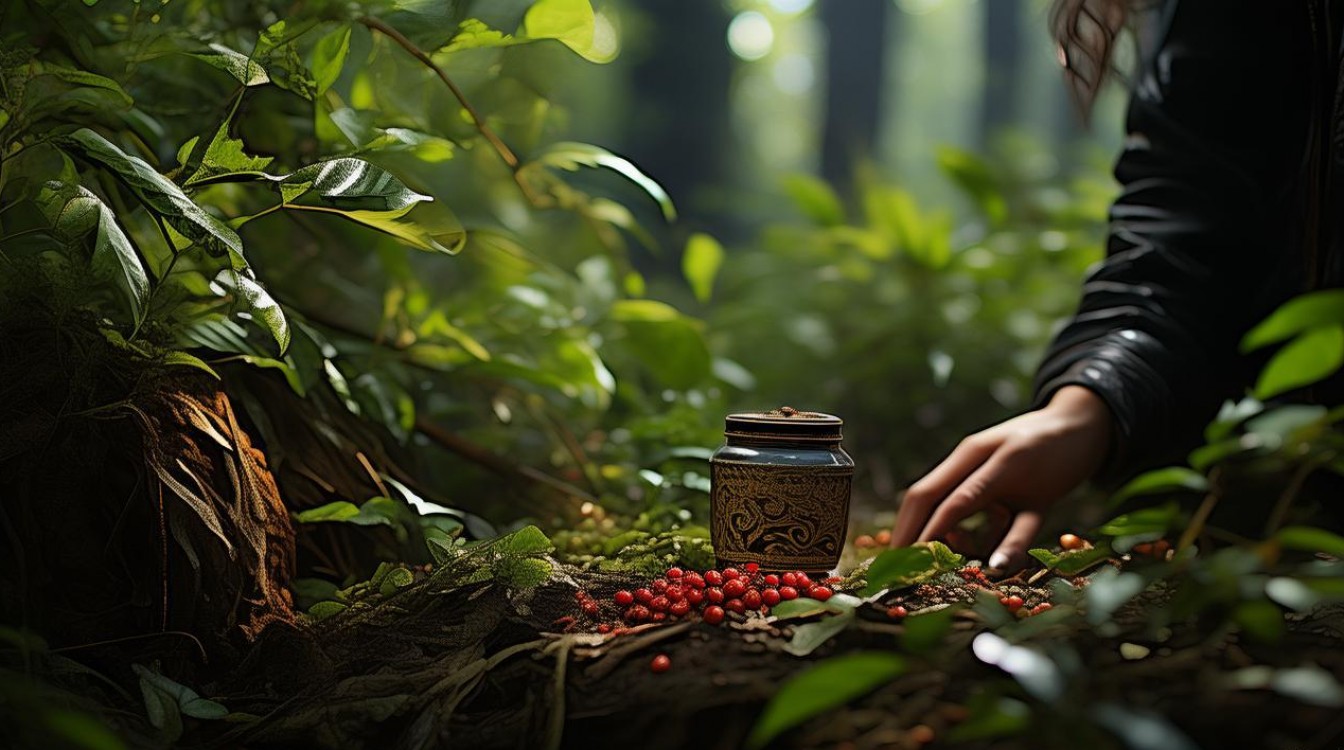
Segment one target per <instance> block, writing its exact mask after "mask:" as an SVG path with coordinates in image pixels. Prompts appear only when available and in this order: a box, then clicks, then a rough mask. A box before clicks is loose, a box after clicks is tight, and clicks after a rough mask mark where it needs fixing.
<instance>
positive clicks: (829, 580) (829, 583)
mask: <svg viewBox="0 0 1344 750" xmlns="http://www.w3.org/2000/svg"><path fill="white" fill-rule="evenodd" d="M843 580H845V579H843V578H841V577H840V576H831V577H830V578H827V579H826V580H824V581H822V583H824V584H826V585H827V586H834V585H835V584H837V583H840V582H841V581H843Z"/></svg>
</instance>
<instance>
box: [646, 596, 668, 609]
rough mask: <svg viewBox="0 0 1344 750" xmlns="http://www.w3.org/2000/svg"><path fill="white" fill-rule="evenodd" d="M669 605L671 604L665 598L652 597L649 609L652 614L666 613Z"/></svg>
mask: <svg viewBox="0 0 1344 750" xmlns="http://www.w3.org/2000/svg"><path fill="white" fill-rule="evenodd" d="M671 604H672V602H670V601H668V600H667V597H665V596H655V597H653V601H651V602H649V609H651V610H653V611H654V612H666V611H667V608H668V607H669V606H670V605H671Z"/></svg>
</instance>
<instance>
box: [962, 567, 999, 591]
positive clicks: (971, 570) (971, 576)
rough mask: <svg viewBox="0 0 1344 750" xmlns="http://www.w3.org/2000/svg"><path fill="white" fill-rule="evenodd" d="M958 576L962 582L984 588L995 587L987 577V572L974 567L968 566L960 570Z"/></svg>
mask: <svg viewBox="0 0 1344 750" xmlns="http://www.w3.org/2000/svg"><path fill="white" fill-rule="evenodd" d="M957 575H959V576H961V580H963V581H965V582H967V583H970V584H974V585H976V586H980V587H982V588H992V587H993V586H994V584H992V583H990V582H989V578H988V577H987V576H985V572H984V571H983V570H981V569H980V568H978V567H976V566H974V565H968V566H966V567H964V568H962V569H961V570H958V571H957Z"/></svg>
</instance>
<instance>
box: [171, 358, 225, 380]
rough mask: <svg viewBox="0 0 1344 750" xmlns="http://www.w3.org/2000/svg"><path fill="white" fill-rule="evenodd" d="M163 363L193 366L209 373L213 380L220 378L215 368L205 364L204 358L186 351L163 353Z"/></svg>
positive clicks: (176, 365)
mask: <svg viewBox="0 0 1344 750" xmlns="http://www.w3.org/2000/svg"><path fill="white" fill-rule="evenodd" d="M163 364H165V365H168V366H169V367H194V368H196V369H197V370H200V371H202V372H206V373H209V375H210V377H212V378H214V379H215V380H219V379H220V377H219V373H217V372H215V368H213V367H211V366H210V365H207V364H206V363H205V360H202V359H201V358H200V357H197V356H196V355H194V354H188V353H187V352H168V353H167V354H165V355H163Z"/></svg>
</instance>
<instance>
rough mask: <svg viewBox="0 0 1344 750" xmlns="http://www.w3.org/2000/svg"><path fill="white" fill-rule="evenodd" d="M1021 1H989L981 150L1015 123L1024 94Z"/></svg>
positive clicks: (986, 18) (986, 11)
mask: <svg viewBox="0 0 1344 750" xmlns="http://www.w3.org/2000/svg"><path fill="white" fill-rule="evenodd" d="M1024 5H1025V3H1023V1H1022V0H986V2H985V3H984V6H985V25H984V50H985V88H984V102H983V105H982V108H981V118H980V147H981V149H987V148H988V147H989V145H990V140H991V139H992V138H993V137H994V134H995V133H996V132H998V131H999V130H1001V129H1003V128H1004V127H1005V126H1008V125H1012V124H1013V123H1014V122H1015V121H1016V119H1017V118H1016V114H1017V112H1016V109H1017V102H1018V100H1019V99H1020V98H1021V92H1022V67H1023V65H1022V51H1023V50H1022V36H1023V35H1022V31H1023V28H1022V27H1023V17H1022V16H1023V10H1024Z"/></svg>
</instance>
